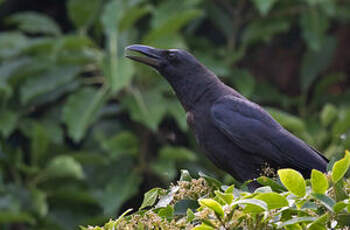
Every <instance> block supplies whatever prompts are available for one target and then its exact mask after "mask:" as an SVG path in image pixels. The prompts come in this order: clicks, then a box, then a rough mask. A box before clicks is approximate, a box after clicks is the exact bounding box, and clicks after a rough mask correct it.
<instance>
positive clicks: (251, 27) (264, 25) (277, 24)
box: [242, 18, 290, 46]
mask: <svg viewBox="0 0 350 230" xmlns="http://www.w3.org/2000/svg"><path fill="white" fill-rule="evenodd" d="M289 27H290V22H289V21H287V20H285V19H284V18H279V19H277V20H276V19H273V20H272V19H265V20H262V19H260V18H259V19H258V20H255V21H252V22H251V23H249V24H248V25H247V26H246V27H245V30H244V31H243V35H242V41H243V45H245V46H250V45H253V44H255V43H258V42H269V41H270V40H271V39H272V38H273V36H274V35H276V34H280V33H283V32H286V31H288V29H289Z"/></svg>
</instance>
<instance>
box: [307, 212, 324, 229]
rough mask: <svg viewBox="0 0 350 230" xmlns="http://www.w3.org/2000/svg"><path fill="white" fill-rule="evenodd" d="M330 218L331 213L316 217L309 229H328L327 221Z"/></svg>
mask: <svg viewBox="0 0 350 230" xmlns="http://www.w3.org/2000/svg"><path fill="white" fill-rule="evenodd" d="M328 219H329V214H328V213H326V214H323V215H322V216H320V217H319V218H318V219H316V220H315V221H314V222H312V223H311V224H310V225H309V226H308V229H309V230H326V229H327V226H326V224H327V221H328Z"/></svg>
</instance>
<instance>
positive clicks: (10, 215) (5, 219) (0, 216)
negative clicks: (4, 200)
mask: <svg viewBox="0 0 350 230" xmlns="http://www.w3.org/2000/svg"><path fill="white" fill-rule="evenodd" d="M35 222H36V220H35V218H34V217H33V216H32V215H31V214H30V213H28V212H11V211H5V210H1V211H0V223H5V224H6V223H28V224H34V223H35Z"/></svg>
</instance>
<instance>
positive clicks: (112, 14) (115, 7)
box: [101, 0, 126, 34]
mask: <svg viewBox="0 0 350 230" xmlns="http://www.w3.org/2000/svg"><path fill="white" fill-rule="evenodd" d="M125 2H126V1H124V0H120V1H115V0H111V1H109V2H108V3H107V4H105V5H104V9H103V13H102V16H101V21H102V24H103V26H104V29H105V31H106V32H107V33H108V34H110V33H116V32H117V29H118V25H119V21H120V19H121V18H122V16H123V12H125V9H126V4H125Z"/></svg>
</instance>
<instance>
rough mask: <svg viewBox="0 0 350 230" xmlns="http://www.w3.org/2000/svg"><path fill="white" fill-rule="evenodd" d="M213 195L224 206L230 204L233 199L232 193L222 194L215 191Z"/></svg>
mask: <svg viewBox="0 0 350 230" xmlns="http://www.w3.org/2000/svg"><path fill="white" fill-rule="evenodd" d="M215 195H216V196H217V197H218V198H219V199H220V200H221V202H224V203H226V204H231V203H232V201H233V198H234V197H233V194H232V193H223V192H220V191H215Z"/></svg>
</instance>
